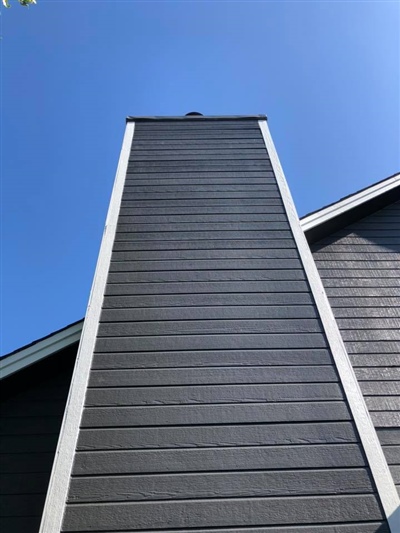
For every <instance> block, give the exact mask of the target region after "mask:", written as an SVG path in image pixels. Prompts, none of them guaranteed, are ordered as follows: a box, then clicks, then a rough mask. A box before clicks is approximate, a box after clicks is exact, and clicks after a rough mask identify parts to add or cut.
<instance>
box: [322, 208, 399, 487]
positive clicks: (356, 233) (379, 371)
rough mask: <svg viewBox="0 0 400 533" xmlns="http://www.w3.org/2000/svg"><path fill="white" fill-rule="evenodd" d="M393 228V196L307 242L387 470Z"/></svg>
mask: <svg viewBox="0 0 400 533" xmlns="http://www.w3.org/2000/svg"><path fill="white" fill-rule="evenodd" d="M399 234H400V202H399V201H397V202H395V203H393V204H391V205H388V206H386V207H385V208H383V209H381V210H380V211H377V212H375V213H373V214H370V215H368V216H367V217H365V218H363V219H362V220H359V221H357V222H354V223H353V224H351V225H349V226H347V227H346V228H344V229H342V230H340V231H338V232H337V233H335V234H333V235H330V236H329V237H327V238H325V239H323V240H321V241H319V242H316V243H315V244H314V245H313V253H314V259H315V261H316V264H317V267H318V269H319V272H320V275H321V278H322V281H323V283H324V285H325V287H326V291H327V294H328V297H329V299H330V302H331V305H332V308H333V311H334V314H335V316H336V317H337V319H338V325H339V327H340V329H341V332H342V337H343V339H344V341H345V343H346V347H347V350H348V352H349V355H350V359H351V361H352V363H353V366H354V369H355V372H356V376H357V377H358V380H359V382H360V386H361V389H362V391H363V393H364V396H365V399H366V403H367V406H368V408H369V410H370V413H371V417H372V420H373V422H374V425H375V427H376V429H377V432H378V436H379V438H380V440H381V443H382V446H383V451H384V452H385V455H386V458H387V460H388V463H389V466H390V467H391V470H392V473H393V472H394V471H395V470H394V469H395V468H398V466H400V357H399V354H400V281H399V280H400V249H399V246H398V245H397V244H392V243H393V242H398V239H399V237H398V235H399ZM360 236H362V240H361V239H360ZM344 243H346V244H344ZM347 243H349V244H347ZM350 243H351V244H350ZM338 269H340V270H338ZM388 436H390V439H389V437H388ZM387 439H389V441H388V440H387ZM393 475H394V474H393ZM395 481H396V483H397V485H398V490H399V492H400V479H399V478H396V480H395Z"/></svg>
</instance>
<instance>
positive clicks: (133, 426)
mask: <svg viewBox="0 0 400 533" xmlns="http://www.w3.org/2000/svg"><path fill="white" fill-rule="evenodd" d="M176 143H178V146H179V151H178V150H177V145H176ZM232 156H233V157H232ZM347 523H349V525H347ZM332 524H334V526H333V525H332ZM300 525H303V526H304V527H305V528H306V529H307V531H310V533H331V532H332V531H333V530H334V531H335V532H339V531H340V532H343V533H350V532H354V531H357V532H360V533H364V532H365V533H366V532H368V533H369V532H372V531H377V529H378V528H381V529H380V531H382V533H383V532H387V527H386V522H385V521H384V520H383V518H382V510H381V508H380V504H379V499H378V498H377V495H376V494H375V488H374V485H373V482H372V480H371V478H370V474H369V470H368V468H367V467H366V462H365V457H364V454H363V452H362V447H361V445H360V443H359V440H358V436H357V433H356V431H355V429H354V425H353V422H352V417H351V415H350V413H349V410H348V407H347V404H346V401H345V400H344V398H343V392H342V388H341V385H340V384H339V382H338V376H337V373H336V370H335V367H334V365H333V362H332V358H331V355H330V352H329V350H328V348H327V345H326V340H325V336H324V333H323V331H322V326H321V324H320V321H319V317H318V314H317V311H316V309H315V306H314V302H313V299H312V296H311V294H310V291H309V287H308V283H307V281H306V279H305V274H304V270H303V268H302V264H301V262H300V261H299V257H298V253H297V250H296V245H295V241H294V239H293V237H292V233H291V231H290V228H289V225H288V223H287V217H286V214H285V211H284V208H283V205H282V201H281V199H280V196H279V193H278V189H277V186H276V181H275V178H274V175H273V173H272V170H271V164H270V162H269V159H268V157H267V154H266V151H265V148H264V144H263V140H262V137H261V133H260V129H259V126H258V124H257V121H248V122H246V121H238V122H237V123H236V122H232V121H228V122H224V121H221V122H220V123H218V122H210V123H207V122H199V123H193V122H190V123H184V122H182V121H181V122H176V123H174V122H171V123H168V122H162V123H160V124H158V123H138V124H136V129H135V136H134V141H133V147H132V152H131V160H130V164H129V168H128V174H127V180H126V185H125V190H124V195H123V199H122V206H121V212H120V217H119V224H118V231H117V235H116V239H115V243H114V248H113V256H112V262H111V267H110V273H109V277H108V284H107V288H106V295H105V298H104V302H103V311H102V315H101V323H100V326H99V329H98V338H97V343H96V349H95V354H94V358H93V364H92V370H91V374H90V379H89V388H88V391H87V395H86V404H85V409H84V413H83V418H82V421H81V430H80V434H79V439H78V448H77V453H76V457H75V462H74V468H73V476H72V479H71V485H70V491H69V497H68V504H67V508H66V514H65V518H64V524H63V531H64V532H78V531H79V532H84V531H85V532H86V531H96V532H97V531H111V530H112V531H137V530H140V531H147V532H150V531H155V530H168V531H181V532H182V531H187V530H188V529H189V528H190V530H191V531H192V530H193V531H197V532H198V533H200V532H201V531H204V528H205V530H207V531H210V530H212V531H215V532H222V531H226V530H225V529H224V528H229V531H232V532H233V531H234V532H235V533H239V532H241V531H243V529H242V528H243V527H245V528H246V532H251V531H253V529H252V528H253V527H257V531H258V532H261V531H265V532H267V531H268V532H269V533H272V532H274V531H275V532H278V531H285V532H290V531H293V530H296V528H298V527H300ZM267 526H268V527H267ZM290 526H293V529H292V528H291V527H290ZM281 527H282V528H283V529H281Z"/></svg>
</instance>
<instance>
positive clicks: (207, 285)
mask: <svg viewBox="0 0 400 533" xmlns="http://www.w3.org/2000/svg"><path fill="white" fill-rule="evenodd" d="M307 288H308V286H307V282H306V281H296V280H295V281H286V280H284V281H276V280H273V281H222V282H217V281H215V282H214V281H213V282H200V281H199V282H196V283H191V282H188V283H186V284H185V283H182V282H176V283H174V282H171V283H162V284H161V283H125V284H109V285H108V286H107V290H106V295H107V296H129V295H132V296H134V295H142V296H144V295H150V294H157V295H162V294H171V295H178V294H186V295H192V296H194V295H196V294H223V293H252V292H256V293H275V292H276V293H287V294H288V295H289V294H292V293H296V292H308V291H307ZM186 300H187V301H188V302H189V301H190V297H189V296H187V297H186ZM290 301H291V297H290V296H288V298H287V303H290Z"/></svg>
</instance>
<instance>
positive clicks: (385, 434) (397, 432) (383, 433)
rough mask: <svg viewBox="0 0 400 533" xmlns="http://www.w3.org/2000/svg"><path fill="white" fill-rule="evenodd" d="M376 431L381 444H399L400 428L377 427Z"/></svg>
mask: <svg viewBox="0 0 400 533" xmlns="http://www.w3.org/2000/svg"><path fill="white" fill-rule="evenodd" d="M377 433H378V437H379V440H380V442H381V444H382V446H385V445H393V444H397V445H400V428H390V429H378V430H377Z"/></svg>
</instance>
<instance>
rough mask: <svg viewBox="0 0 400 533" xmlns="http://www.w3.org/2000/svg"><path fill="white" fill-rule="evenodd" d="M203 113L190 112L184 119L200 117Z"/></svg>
mask: <svg viewBox="0 0 400 533" xmlns="http://www.w3.org/2000/svg"><path fill="white" fill-rule="evenodd" d="M202 116H203V113H198V112H197V111H191V112H190V113H186V115H185V117H202Z"/></svg>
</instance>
